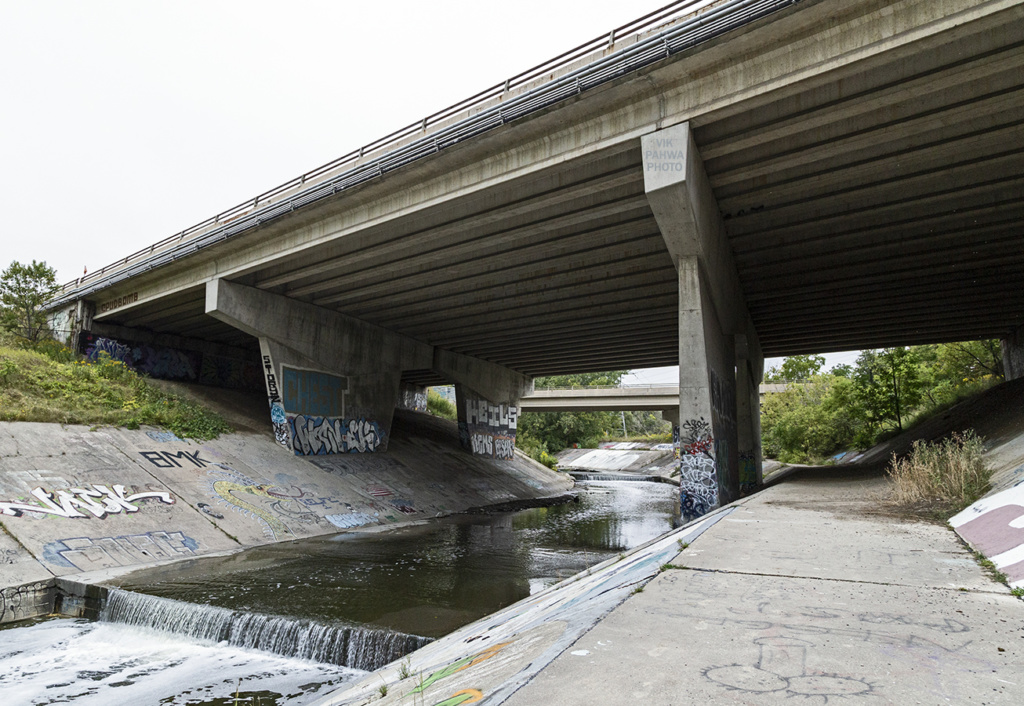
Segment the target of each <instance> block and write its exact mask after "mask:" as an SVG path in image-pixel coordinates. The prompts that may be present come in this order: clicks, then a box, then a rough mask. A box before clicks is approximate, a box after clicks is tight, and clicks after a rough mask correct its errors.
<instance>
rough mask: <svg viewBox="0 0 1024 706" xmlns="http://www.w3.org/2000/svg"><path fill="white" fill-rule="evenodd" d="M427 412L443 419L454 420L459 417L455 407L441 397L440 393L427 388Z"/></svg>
mask: <svg viewBox="0 0 1024 706" xmlns="http://www.w3.org/2000/svg"><path fill="white" fill-rule="evenodd" d="M427 412H429V413H430V414H433V415H434V416H435V417H441V418H443V419H453V420H454V419H455V418H456V417H457V416H458V413H457V412H456V410H455V405H453V404H452V403H451V402H449V401H448V400H446V399H445V398H444V397H441V395H440V393H439V392H437V390H435V389H433V388H431V387H428V388H427Z"/></svg>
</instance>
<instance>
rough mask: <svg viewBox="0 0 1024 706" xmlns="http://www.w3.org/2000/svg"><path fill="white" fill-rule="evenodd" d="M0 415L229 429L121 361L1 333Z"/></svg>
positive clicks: (182, 429)
mask: <svg viewBox="0 0 1024 706" xmlns="http://www.w3.org/2000/svg"><path fill="white" fill-rule="evenodd" d="M0 421H22V422H56V423H60V424H89V425H106V426H122V427H127V428H129V429H138V428H139V426H140V425H142V424H148V425H153V426H158V427H162V428H164V429H167V430H169V431H171V432H174V434H176V435H177V436H179V437H181V438H191V439H200V440H204V439H213V438H216V437H217V436H218V435H219V434H222V433H225V432H228V431H231V428H230V426H228V424H227V422H225V421H224V420H223V419H221V418H220V417H219V416H217V415H216V414H214V413H213V412H210V411H208V410H206V409H205V408H203V407H201V406H200V405H198V404H196V403H194V402H192V401H190V400H186V399H183V398H181V397H178V396H175V395H169V394H167V393H165V392H163V391H161V390H160V389H158V388H157V387H156V386H155V385H152V384H151V383H150V382H149V381H148V380H146V378H145V377H143V376H141V375H139V374H137V373H136V372H134V371H133V370H131V369H130V368H128V367H127V366H125V365H124V364H123V363H121V362H120V361H117V360H111V359H110V358H109V357H105V358H103V359H102V360H99V361H96V362H93V363H90V362H88V361H86V360H83V359H82V357H81V356H79V355H76V354H75V353H74V352H73V351H71V350H70V349H69V348H66V347H65V346H62V345H60V344H59V343H56V342H55V341H44V342H42V343H39V344H36V345H34V346H29V345H27V344H24V343H22V342H20V341H18V340H16V339H14V338H12V337H9V336H4V335H2V334H0Z"/></svg>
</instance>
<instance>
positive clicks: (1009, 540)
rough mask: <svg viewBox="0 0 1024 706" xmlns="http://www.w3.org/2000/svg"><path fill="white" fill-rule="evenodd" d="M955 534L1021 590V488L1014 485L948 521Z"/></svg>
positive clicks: (1023, 541) (1023, 571)
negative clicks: (986, 558)
mask: <svg viewBox="0 0 1024 706" xmlns="http://www.w3.org/2000/svg"><path fill="white" fill-rule="evenodd" d="M949 524H950V525H952V526H953V528H954V529H955V530H956V533H957V534H958V535H960V536H961V537H963V538H964V539H965V540H966V541H967V542H969V543H970V545H971V546H972V547H974V548H975V549H977V550H978V551H980V552H981V553H982V554H984V555H985V556H986V557H988V558H989V559H990V560H991V561H992V563H993V564H995V566H996V568H997V569H999V571H1001V572H1002V573H1004V574H1006V576H1007V578H1008V583H1009V584H1010V586H1013V587H1024V486H1021V485H1019V484H1015V485H1014V486H1012V487H1010V488H1008V489H1006V490H1003V491H1001V492H999V493H996V494H995V495H992V496H990V497H987V498H982V499H981V500H979V501H978V502H976V503H974V504H973V505H971V506H970V507H969V508H967V509H966V510H964V511H963V512H960V513H958V514H956V515H954V516H953V517H952V518H950V520H949Z"/></svg>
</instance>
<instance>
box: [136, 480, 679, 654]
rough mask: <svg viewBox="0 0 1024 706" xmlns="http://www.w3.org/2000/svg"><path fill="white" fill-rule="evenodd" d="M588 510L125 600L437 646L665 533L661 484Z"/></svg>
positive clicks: (234, 561) (232, 567) (347, 538)
mask: <svg viewBox="0 0 1024 706" xmlns="http://www.w3.org/2000/svg"><path fill="white" fill-rule="evenodd" d="M578 488H579V490H580V502H579V503H574V504H570V505H563V506H558V507H549V508H536V509H532V510H524V511H522V512H518V513H512V514H505V515H500V516H495V517H475V516H474V517H465V516H463V517H459V518H447V519H444V520H440V521H437V522H434V523H430V524H428V525H422V526H417V527H408V528H404V529H401V530H399V531H395V532H391V533H388V534H387V535H384V536H382V535H380V534H375V535H366V534H358V533H347V534H342V535H336V536H334V537H329V538H317V539H309V540H301V541H297V542H290V543H286V544H276V545H272V546H266V547H257V548H253V549H250V550H247V551H245V552H241V553H239V554H235V555H233V556H230V557H223V558H219V557H211V558H207V559H197V560H194V561H192V562H188V563H187V564H180V563H179V564H175V565H174V566H173V567H171V568H168V569H162V570H160V569H157V570H153V569H150V570H146V571H142V572H136V573H135V574H132V575H130V576H129V577H127V578H126V579H124V580H122V581H121V582H120V585H121V586H123V587H125V588H130V589H132V590H136V591H142V592H145V593H150V594H153V595H159V596H165V597H169V598H176V599H178V600H185V601H191V602H195V603H203V604H210V605H217V606H222V607H225V608H233V609H236V610H243V611H254V612H260V613H271V614H276V615H284V616H290V617H296V618H304V619H312V620H317V621H331V622H344V623H361V624H369V625H373V626H378V627H383V628H389V629H392V630H398V631H401V632H406V633H412V634H417V635H424V636H427V637H440V636H442V635H445V634H447V633H449V632H451V631H452V630H454V629H456V628H458V627H460V626H462V625H464V624H466V623H468V622H471V621H473V620H476V619H478V618H481V617H483V616H485V615H488V614H490V613H493V612H494V611H496V610H499V609H500V608H503V607H505V606H507V605H509V604H511V603H514V602H516V601H518V600H520V599H522V598H525V597H526V596H528V595H530V593H531V592H535V591H537V590H539V589H541V588H543V587H545V586H548V585H550V584H552V583H555V582H557V581H559V580H561V579H563V578H568V577H569V576H571V575H573V574H575V573H577V572H579V571H582V570H584V569H586V568H587V567H589V566H591V565H593V564H595V563H597V562H600V561H603V560H604V559H607V558H609V557H611V556H615V555H617V554H619V553H621V552H623V551H625V550H627V549H630V548H632V547H635V546H637V545H639V544H642V543H643V542H645V541H648V540H650V539H653V538H654V537H656V536H658V535H660V534H662V533H664V532H666V531H668V530H669V529H670V528H671V521H672V518H671V513H672V508H673V503H674V498H675V495H676V493H677V491H676V489H675V488H674V487H673V486H670V485H665V484H660V483H638V482H633V483H602V482H593V483H584V484H580V485H579V486H578Z"/></svg>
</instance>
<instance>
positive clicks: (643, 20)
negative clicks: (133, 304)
mask: <svg viewBox="0 0 1024 706" xmlns="http://www.w3.org/2000/svg"><path fill="white" fill-rule="evenodd" d="M798 2H800V0H719V2H712V3H711V4H708V2H707V0H678V1H677V2H672V3H670V4H668V5H666V6H664V7H662V8H660V9H658V10H655V11H654V12H652V13H649V14H647V15H644V16H643V17H640V18H638V19H636V20H633V21H632V22H629V23H627V24H625V25H622V26H621V27H617V28H615V29H613V30H612V31H611V32H609V33H608V34H603V35H601V36H600V37H597V38H595V39H592V40H591V41H589V42H586V43H584V44H581V45H580V46H578V47H576V48H575V49H571V50H569V51H567V52H565V53H563V54H560V55H558V56H556V57H554V58H553V59H550V60H549V61H546V62H544V63H543V64H539V65H537V66H535V67H533V68H532V69H529V70H527V71H524V72H522V73H520V74H517V75H516V76H513V77H511V78H508V79H506V80H505V81H503V82H501V83H499V84H496V85H494V86H492V87H491V88H488V89H486V90H484V91H481V92H479V93H477V94H475V95H473V96H470V97H469V98H466V99H465V100H462V101H460V102H458V103H456V104H454V105H451V106H449V107H447V108H445V109H444V110H440V111H438V112H436V113H433V114H431V115H428V116H426V117H425V118H423V119H422V120H419V121H417V122H415V123H413V124H411V125H408V126H406V127H404V128H402V129H401V130H396V131H395V132H392V133H391V134H389V135H386V136H384V137H382V138H380V139H378V140H375V141H373V142H371V143H369V144H368V145H364V146H363V147H360V148H359V149H358V150H355V151H353V152H349V153H348V154H346V155H344V156H342V157H339V158H337V159H335V160H332V161H330V162H328V163H326V164H324V165H321V166H319V167H317V168H316V169H313V170H310V171H308V172H306V173H304V174H301V175H299V176H298V177H295V178H294V179H291V180H289V181H286V182H285V183H283V184H281V185H279V186H276V187H274V188H273V189H270V190H269V191H265V192H263V193H262V194H259V195H258V196H255V197H253V198H251V199H247V200H246V201H244V202H242V203H240V204H238V205H237V206H234V207H232V208H229V209H227V210H226V211H222V212H221V213H218V214H217V215H215V216H213V217H211V218H207V219H206V220H204V221H202V222H200V223H197V224H195V225H193V226H191V227H189V228H186V229H185V230H183V231H181V232H179V233H176V234H174V235H172V236H170V237H169V238H165V239H163V240H161V241H159V242H157V243H154V244H153V245H150V246H149V247H148V248H144V249H142V250H139V251H137V252H134V253H132V254H130V255H128V256H126V257H125V258H123V259H121V260H118V261H116V262H114V263H111V264H109V265H107V266H105V267H103V268H102V269H100V270H97V271H96V272H94V273H90V274H88V275H85V276H83V277H80V278H78V279H75V280H72V281H71V282H68V283H67V284H65V285H63V286H62V287H61V288H60V290H59V291H60V294H59V295H58V296H57V298H55V299H54V300H52V301H51V302H50V304H49V307H50V308H53V307H56V306H59V305H61V304H63V303H65V302H67V301H71V300H73V299H76V298H80V297H82V296H85V295H87V294H90V293H92V292H94V291H97V290H99V289H103V288H105V287H109V286H111V285H113V284H116V283H117V282H120V281H123V280H125V279H128V278H130V277H133V276H135V275H137V274H141V273H144V272H147V271H149V270H152V269H155V268H157V267H160V266H162V265H165V264H167V263H169V262H172V261H174V260H176V259H178V258H181V257H185V256H187V255H190V254H192V253H194V252H197V251H198V250H200V249H203V248H206V247H209V246H211V245H214V244H216V243H219V242H221V241H223V240H226V239H228V238H230V237H232V236H234V235H237V234H239V233H241V232H243V231H246V230H249V229H250V228H254V227H256V226H258V225H260V224H262V223H265V222H266V221H269V220H272V219H274V218H277V217H279V216H282V215H284V214H286V213H290V212H292V211H294V210H296V209H297V208H301V207H303V206H307V205H309V204H311V203H314V202H316V201H319V200H321V199H324V198H327V197H329V196H332V195H334V194H336V193H338V192H340V191H343V190H345V189H349V188H352V187H353V186H356V185H358V184H362V183H364V182H367V181H370V180H371V179H375V178H377V177H380V176H383V175H384V174H385V173H387V172H389V171H392V170H394V169H398V168H399V167H402V166H405V165H406V164H409V163H411V162H414V161H417V160H419V159H421V158H423V157H426V156H429V155H432V154H435V153H437V152H440V151H441V150H443V149H445V148H447V147H451V146H453V145H455V144H457V143H459V142H462V141H464V140H466V139H468V138H471V137H475V136H476V135H479V134H481V133H484V132H487V131H489V130H492V129H495V128H497V127H500V126H502V125H505V124H506V123H508V122H511V121H513V120H516V119H518V118H521V117H523V116H525V115H529V114H530V113H534V112H536V111H538V110H541V109H543V108H545V107H547V106H550V105H552V104H554V103H557V102H559V101H562V100H564V99H565V98H568V97H570V96H573V95H577V94H580V93H582V92H583V91H586V90H589V89H592V88H594V87H596V86H600V85H602V84H604V83H607V82H608V81H611V80H613V79H615V78H618V77H619V76H622V75H624V74H627V73H630V72H632V71H636V70H637V69H640V68H643V67H645V66H648V65H650V64H653V63H655V62H657V61H661V60H662V59H665V58H667V57H669V56H671V55H673V54H676V53H679V52H681V51H685V50H686V49H690V48H692V47H694V46H696V45H698V44H701V43H703V42H706V41H708V40H709V39H712V38H714V37H717V36H719V35H722V34H724V33H726V32H729V31H731V30H733V29H736V28H737V27H741V26H743V25H745V24H748V23H750V22H753V21H754V20H757V19H760V18H761V17H765V16H767V15H770V14H772V13H774V12H776V11H777V10H779V9H781V8H783V7H787V6H790V5H794V4H796V3H798ZM688 10H693V13H692V14H691V15H689V16H688V17H687V16H686V15H684V14H683V13H685V12H686V11H688ZM701 10H703V11H701ZM681 17H687V19H683V20H681V21H677V20H679V18H681ZM670 23H671V24H670ZM663 25H668V26H667V28H666V29H665V30H664V31H661V32H657V33H656V34H652V35H650V36H648V37H646V38H644V39H640V38H639V36H640V35H641V34H642V33H644V32H650V31H656V30H657V29H658V27H659V26H663ZM634 34H635V35H637V38H638V39H637V41H636V42H635V43H633V44H630V45H627V46H625V47H623V48H622V49H619V50H618V51H614V52H612V53H611V54H609V55H607V56H605V57H603V58H600V59H598V60H595V61H593V62H591V63H588V64H586V65H584V66H582V67H579V68H577V69H574V70H569V71H566V72H565V73H564V74H562V75H561V76H558V77H552V78H551V80H549V81H546V82H544V83H542V84H541V85H539V86H537V87H535V88H532V89H528V90H524V91H523V92H522V93H521V94H519V95H516V96H509V97H508V99H507V100H502V101H500V102H498V103H497V104H496V105H492V106H491V107H489V108H484V107H483V106H485V105H486V104H487V103H489V102H492V101H494V100H495V99H497V98H502V97H504V96H506V95H508V94H509V92H510V91H511V90H512V89H513V88H519V87H522V86H525V85H526V84H529V83H531V82H533V81H536V80H539V79H542V78H543V77H544V76H545V75H551V74H553V73H554V72H556V71H558V70H561V69H565V68H566V67H568V66H570V65H571V64H573V63H575V62H577V61H579V60H581V59H583V58H585V57H586V56H588V55H591V54H594V53H595V52H597V51H600V50H602V49H604V48H606V47H609V46H612V45H614V44H615V42H616V41H618V40H619V39H623V38H625V37H626V36H628V35H634ZM477 107H481V108H482V109H481V110H480V111H479V112H477V113H475V114H473V115H470V116H468V117H466V118H463V119H462V120H458V121H456V122H454V123H452V124H450V125H448V126H446V127H441V128H439V129H438V130H437V131H436V132H434V133H429V132H428V130H429V128H430V127H431V126H436V125H438V124H439V123H442V122H444V121H447V120H449V119H451V118H453V117H455V116H457V115H459V114H461V113H466V112H467V111H469V110H471V109H473V108H477ZM418 133H423V134H424V136H423V137H421V138H419V139H417V140H413V141H411V142H408V143H407V144H405V145H402V146H399V147H396V148H395V149H393V150H391V151H388V148H389V147H392V146H394V145H396V143H399V142H401V141H403V140H406V139H408V138H410V137H412V136H414V135H416V134H418ZM374 154H379V156H377V157H376V158H375V159H372V160H369V161H365V162H363V163H360V164H356V165H355V166H353V167H352V168H350V169H347V170H345V171H342V172H341V173H339V174H337V175H335V176H333V177H330V178H326V177H327V175H329V174H330V173H331V172H334V171H337V170H339V169H342V168H343V167H345V166H347V165H351V164H354V163H357V162H360V160H363V159H365V158H366V157H367V156H370V155H374ZM318 180H321V181H319V182H318V183H315V184H314V185H311V186H307V184H309V183H310V182H317V181H318ZM288 192H297V193H294V194H292V195H291V196H289V197H287V198H282V199H281V200H279V201H273V199H274V198H275V197H282V196H283V195H284V194H287V193H288ZM261 204H262V207H261ZM190 236H192V237H191V239H189V240H186V238H190ZM158 250H162V252H157V251H158ZM132 263H135V264H134V265H133V264H132Z"/></svg>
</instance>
